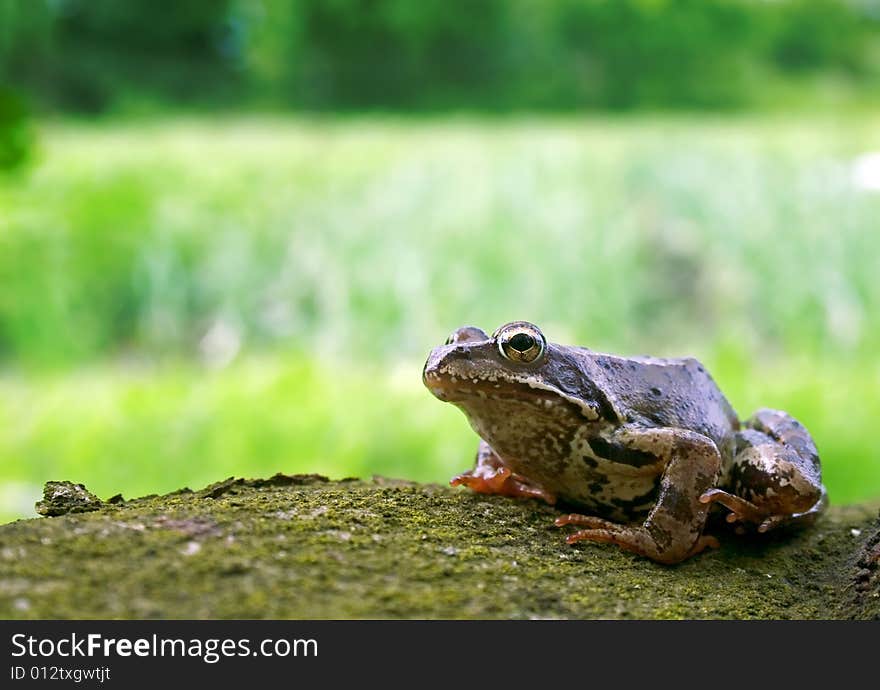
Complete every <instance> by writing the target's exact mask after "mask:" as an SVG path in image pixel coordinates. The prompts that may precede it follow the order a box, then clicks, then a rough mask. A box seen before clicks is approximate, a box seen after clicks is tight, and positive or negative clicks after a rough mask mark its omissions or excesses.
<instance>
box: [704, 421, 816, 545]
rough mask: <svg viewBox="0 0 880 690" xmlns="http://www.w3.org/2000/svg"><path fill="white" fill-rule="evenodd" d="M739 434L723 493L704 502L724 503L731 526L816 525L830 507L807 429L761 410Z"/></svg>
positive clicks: (763, 529) (717, 492)
mask: <svg viewBox="0 0 880 690" xmlns="http://www.w3.org/2000/svg"><path fill="white" fill-rule="evenodd" d="M745 427H746V428H745V429H743V430H742V431H739V432H737V433H736V435H735V438H736V450H735V453H734V456H733V459H732V461H731V462H730V466H729V467H727V468H725V471H724V477H723V480H722V486H723V488H715V489H711V490H710V491H707V492H706V493H705V494H704V495H703V496H702V497H701V499H700V500H701V501H703V502H704V503H715V502H717V503H720V504H721V505H723V506H724V507H726V508H727V509H728V510H730V511H731V512H730V514H729V515H728V516H727V521H728V522H736V521H738V520H739V521H743V522H752V523H755V524H757V525H758V531H759V532H766V531H768V530H771V529H774V528H776V527H780V526H782V525H791V526H799V527H800V526H805V525H808V524H810V523H812V522H813V521H814V520H815V519H816V517H817V516H818V515H819V513H821V512H822V510H823V509H824V508H825V506H826V505H827V503H828V499H827V495H826V493H825V487H823V486H822V482H821V478H820V466H819V454H818V452H817V451H816V446H815V444H814V443H813V439H812V438H811V437H810V434H809V433H808V432H807V430H806V429H805V428H804V426H803V425H802V424H801V423H800V422H798V421H797V420H796V419H794V417H792V416H791V415H789V414H787V413H786V412H780V411H777V410H768V409H764V410H759V411H758V412H756V413H755V415H754V416H753V417H752V418H751V419H749V420H748V421H747V422H746V423H745Z"/></svg>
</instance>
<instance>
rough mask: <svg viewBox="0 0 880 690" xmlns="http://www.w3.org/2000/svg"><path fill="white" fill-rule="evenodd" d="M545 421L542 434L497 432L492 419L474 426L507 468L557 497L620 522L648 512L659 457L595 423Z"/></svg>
mask: <svg viewBox="0 0 880 690" xmlns="http://www.w3.org/2000/svg"><path fill="white" fill-rule="evenodd" d="M544 421H545V423H544V425H542V428H543V429H544V433H543V434H541V435H534V434H532V433H530V432H529V431H527V430H525V429H521V430H519V432H518V433H513V432H512V431H511V429H510V428H509V427H507V428H506V430H505V433H503V434H500V435H499V434H497V431H498V427H497V426H495V425H492V426H490V427H482V428H477V429H476V430H477V433H479V434H480V435H481V436H482V438H484V439H485V440H486V441H487V442H488V443H489V445H490V446H492V447H493V449H494V450H495V452H496V453H497V455H498V456H499V457H500V458H501V459H502V460H503V461H504V463H505V464H506V465H507V466H508V467H510V469H511V470H512V471H514V472H516V473H517V474H521V475H523V476H525V477H528V478H529V479H530V480H532V481H534V482H536V483H537V484H539V485H540V486H541V487H543V488H544V489H546V490H547V491H549V492H551V493H553V494H554V495H555V496H556V497H557V498H558V500H559V501H560V502H561V503H566V504H570V505H572V506H575V507H577V508H579V509H580V510H582V511H586V512H589V513H592V514H595V515H599V516H602V517H605V518H608V519H611V520H616V521H620V522H631V521H638V520H642V519H644V518H645V516H647V514H648V512H649V511H650V510H651V508H652V507H653V505H654V503H655V501H656V499H657V495H658V492H659V486H660V478H661V476H662V474H663V470H664V468H665V463H664V461H663V460H661V459H659V458H657V457H655V456H653V455H650V454H648V453H640V452H638V451H632V450H627V449H624V448H623V447H621V446H620V445H619V444H616V443H614V442H613V441H609V440H607V438H606V435H607V434H604V433H603V432H606V431H609V430H607V429H604V428H603V426H602V425H600V424H586V425H580V426H578V427H577V428H576V430H575V432H574V434H572V433H571V431H570V429H568V430H565V431H564V430H563V427H562V426H561V425H560V426H556V425H555V424H552V423H550V421H549V420H544ZM477 426H478V427H479V426H480V425H477ZM566 431H567V433H566ZM493 432H496V433H493ZM493 437H494V438H493ZM493 440H495V441H496V443H494V444H493Z"/></svg>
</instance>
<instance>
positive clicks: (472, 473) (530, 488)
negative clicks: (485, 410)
mask: <svg viewBox="0 0 880 690" xmlns="http://www.w3.org/2000/svg"><path fill="white" fill-rule="evenodd" d="M449 483H450V484H451V485H452V486H466V487H468V488H469V489H471V490H472V491H475V492H477V493H480V494H500V495H502V496H511V497H513V498H538V499H541V500H542V501H546V502H547V503H549V504H550V505H553V504H554V503H556V496H555V495H554V494H552V493H551V492H549V491H547V490H546V489H545V488H544V487H542V486H540V485H539V484H537V483H536V482H533V481H531V480H529V479H528V478H526V477H524V476H522V475H521V474H516V473H515V472H513V471H512V470H511V469H510V468H509V467H507V466H506V465H505V464H504V462H503V461H502V460H501V458H499V457H498V455H496V454H495V451H493V450H492V448H491V447H490V446H489V444H488V443H486V442H485V441H480V447H479V449H478V450H477V463H476V466H475V467H474V469H472V470H469V471H468V472H462V473H461V474H457V475H455V476H454V477H453V478H452V479H450V480H449Z"/></svg>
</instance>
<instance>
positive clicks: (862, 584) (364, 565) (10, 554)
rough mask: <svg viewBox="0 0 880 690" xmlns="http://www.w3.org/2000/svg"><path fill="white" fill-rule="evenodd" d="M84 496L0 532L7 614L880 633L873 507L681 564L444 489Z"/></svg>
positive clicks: (398, 485)
mask: <svg viewBox="0 0 880 690" xmlns="http://www.w3.org/2000/svg"><path fill="white" fill-rule="evenodd" d="M74 486H75V485H72V484H70V485H69V486H66V487H65V486H64V485H63V483H54V484H53V486H52V487H48V486H47V496H48V497H51V498H52V500H51V501H50V502H49V503H46V502H45V501H44V503H43V505H44V506H47V507H48V508H49V510H47V511H45V513H46V514H52V515H56V517H46V518H36V519H31V520H19V521H17V522H13V523H10V524H7V525H3V526H0V616H3V617H5V618H14V619H27V618H774V619H775V618H872V619H878V618H880V566H878V563H880V547H878V546H877V544H878V543H880V522H878V520H877V509H876V507H870V506H862V507H832V508H831V509H830V510H829V511H828V513H826V514H825V515H823V516H822V517H821V518H820V520H819V521H818V523H817V524H816V525H815V526H813V527H811V528H809V529H806V530H803V531H801V532H798V533H794V534H780V535H765V536H762V537H761V538H745V537H736V536H734V535H733V534H729V535H722V536H721V539H722V546H721V548H720V549H717V550H712V551H709V552H706V553H703V554H701V555H699V556H697V557H695V558H691V559H689V560H687V561H685V562H684V563H681V564H679V565H677V566H672V567H670V566H664V565H659V564H657V563H653V562H651V561H649V560H647V559H644V558H641V557H639V556H636V555H633V554H629V553H626V552H624V551H621V550H620V549H618V548H616V547H613V546H609V545H599V544H592V543H581V544H577V545H575V546H568V545H566V543H565V541H564V538H563V537H564V534H565V531H564V530H560V529H559V528H555V527H553V518H554V517H556V516H557V515H558V514H559V513H558V511H557V510H556V509H554V508H552V507H550V506H547V505H544V504H541V503H539V502H537V501H518V500H513V499H508V498H503V497H499V496H479V495H476V494H473V493H471V492H469V491H466V490H456V489H451V488H448V487H441V486H438V485H432V484H428V485H422V484H415V483H410V482H404V481H393V480H387V479H380V478H376V479H374V480H373V481H362V480H355V479H347V480H341V481H329V480H327V479H326V478H324V477H320V476H318V475H293V476H287V475H275V476H274V477H271V478H269V479H257V480H244V479H233V478H230V479H228V480H225V481H223V482H218V483H217V484H213V485H211V486H209V487H207V488H205V489H203V490H200V491H190V490H189V489H182V490H180V491H177V492H174V493H172V494H168V495H166V496H148V497H144V498H140V499H135V500H130V501H124V500H122V499H121V497H119V496H115V497H113V498H112V499H108V500H107V501H99V500H98V499H97V498H95V497H92V498H93V499H94V500H92V499H89V498H88V497H87V496H86V494H87V493H88V492H87V490H86V489H85V488H84V487H81V485H80V488H79V489H76V490H73V489H71V487H74ZM83 492H86V493H85V494H84V493H83ZM89 495H90V494H89ZM65 496H67V497H69V498H70V502H69V503H65V500H66V499H65ZM83 501H85V503H83ZM96 501H97V503H96ZM83 507H87V512H75V511H79V510H81V509H83ZM66 508H71V509H72V510H66Z"/></svg>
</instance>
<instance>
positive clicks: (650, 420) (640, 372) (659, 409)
mask: <svg viewBox="0 0 880 690" xmlns="http://www.w3.org/2000/svg"><path fill="white" fill-rule="evenodd" d="M585 354H586V362H585V364H586V366H588V367H589V368H590V369H591V372H590V375H591V376H593V377H595V378H596V379H598V378H601V379H604V381H605V383H604V385H603V390H605V391H607V392H608V393H609V402H611V404H612V406H613V407H614V408H615V411H616V412H617V414H618V416H619V417H620V418H621V421H622V422H623V423H634V424H645V425H649V426H667V427H677V428H682V429H689V430H691V431H696V432H698V433H700V434H703V435H704V436H708V437H709V438H711V439H712V440H714V441H715V442H716V443H718V444H719V445H721V444H722V443H723V442H724V441H725V440H726V439H727V438H728V437H729V435H730V432H731V431H732V430H733V429H736V428H738V426H739V421H738V419H737V416H736V413H735V412H734V410H733V408H732V407H731V405H730V403H729V402H728V401H727V399H726V398H725V397H724V394H723V393H722V392H721V390H720V389H719V388H718V386H717V384H716V383H715V381H714V380H713V379H712V377H711V375H710V374H709V372H708V371H706V368H705V367H704V366H703V365H702V364H701V363H700V362H699V361H698V360H696V359H694V358H692V357H684V358H676V359H662V358H656V357H618V356H615V355H607V354H602V353H598V352H591V351H585ZM594 380H595V379H594Z"/></svg>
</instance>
